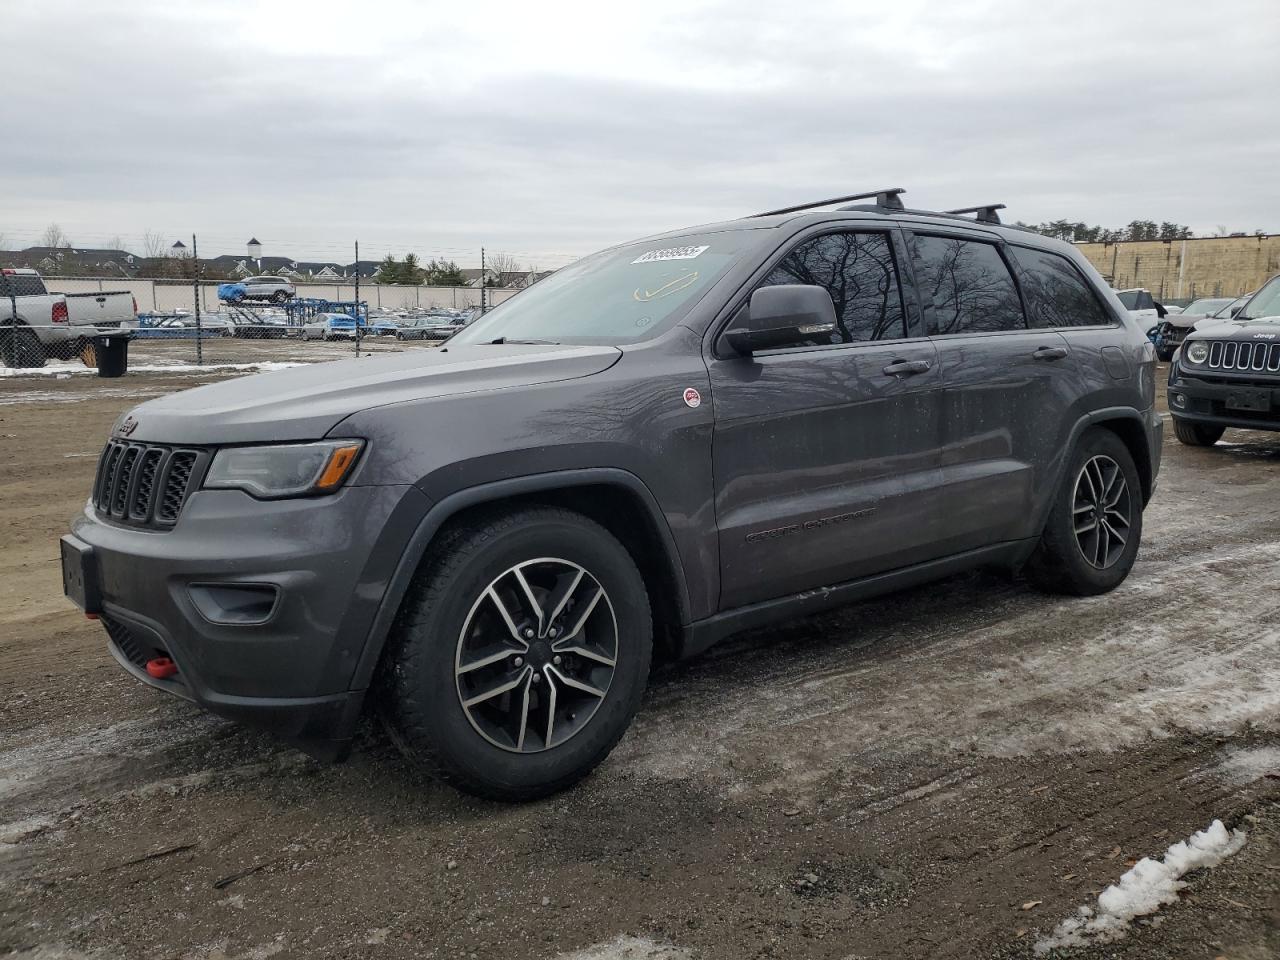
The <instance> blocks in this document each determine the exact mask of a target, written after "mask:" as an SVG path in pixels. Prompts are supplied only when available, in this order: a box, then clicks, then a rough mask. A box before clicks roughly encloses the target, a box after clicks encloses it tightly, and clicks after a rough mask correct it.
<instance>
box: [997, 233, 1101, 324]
mask: <svg viewBox="0 0 1280 960" xmlns="http://www.w3.org/2000/svg"><path fill="white" fill-rule="evenodd" d="M1014 254H1015V256H1016V257H1017V259H1018V266H1020V267H1021V268H1022V284H1023V286H1022V289H1023V293H1025V294H1026V295H1027V312H1028V315H1029V318H1030V321H1031V326H1033V327H1100V326H1111V325H1112V324H1114V323H1115V320H1114V319H1113V318H1112V316H1111V314H1110V313H1108V312H1107V310H1106V309H1105V308H1104V307H1103V305H1102V302H1101V301H1100V300H1099V299H1098V296H1097V294H1095V293H1094V292H1093V288H1092V287H1091V286H1090V285H1089V282H1088V281H1087V280H1085V278H1084V277H1083V276H1082V275H1081V273H1080V271H1079V270H1078V269H1077V268H1076V265H1075V264H1074V263H1072V262H1071V261H1070V260H1068V259H1067V258H1066V257H1062V256H1059V255H1058V254H1056V253H1049V252H1048V251H1047V250H1033V249H1031V248H1030V247H1017V248H1015V250H1014Z"/></svg>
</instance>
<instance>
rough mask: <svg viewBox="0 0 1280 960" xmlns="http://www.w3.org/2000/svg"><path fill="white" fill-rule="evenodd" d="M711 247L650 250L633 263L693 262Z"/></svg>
mask: <svg viewBox="0 0 1280 960" xmlns="http://www.w3.org/2000/svg"><path fill="white" fill-rule="evenodd" d="M709 249H711V248H710V247H709V246H701V247H667V249H665V250H650V251H649V252H648V253H642V254H640V256H638V257H636V258H635V259H634V260H632V261H631V262H632V263H656V262H657V261H659V260H692V259H693V258H694V257H697V256H699V255H701V254H702V253H704V252H706V251H707V250H709Z"/></svg>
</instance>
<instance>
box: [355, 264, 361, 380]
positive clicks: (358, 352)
mask: <svg viewBox="0 0 1280 960" xmlns="http://www.w3.org/2000/svg"><path fill="white" fill-rule="evenodd" d="M360 319H361V318H360V241H359V240H357V241H356V356H357V357H358V356H360Z"/></svg>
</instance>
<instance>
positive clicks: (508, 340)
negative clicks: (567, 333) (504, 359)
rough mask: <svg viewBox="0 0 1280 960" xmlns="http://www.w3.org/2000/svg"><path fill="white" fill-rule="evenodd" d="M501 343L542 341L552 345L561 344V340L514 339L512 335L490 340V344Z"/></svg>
mask: <svg viewBox="0 0 1280 960" xmlns="http://www.w3.org/2000/svg"><path fill="white" fill-rule="evenodd" d="M500 343H542V344H547V345H549V346H552V347H558V346H560V343H559V341H556V340H513V339H511V338H510V337H498V338H496V339H494V340H490V341H489V345H490V346H494V345H496V344H500Z"/></svg>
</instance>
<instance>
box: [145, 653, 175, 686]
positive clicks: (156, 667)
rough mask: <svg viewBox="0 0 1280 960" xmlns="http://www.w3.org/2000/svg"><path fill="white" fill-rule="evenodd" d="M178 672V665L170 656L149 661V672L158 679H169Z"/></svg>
mask: <svg viewBox="0 0 1280 960" xmlns="http://www.w3.org/2000/svg"><path fill="white" fill-rule="evenodd" d="M177 672H178V665H177V664H176V663H174V662H173V661H172V660H170V659H169V658H168V657H156V658H154V659H152V660H148V661H147V673H149V674H150V675H151V676H153V677H155V678H156V679H157V680H168V679H169V678H170V677H172V676H174V675H175V674H177Z"/></svg>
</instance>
